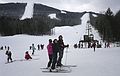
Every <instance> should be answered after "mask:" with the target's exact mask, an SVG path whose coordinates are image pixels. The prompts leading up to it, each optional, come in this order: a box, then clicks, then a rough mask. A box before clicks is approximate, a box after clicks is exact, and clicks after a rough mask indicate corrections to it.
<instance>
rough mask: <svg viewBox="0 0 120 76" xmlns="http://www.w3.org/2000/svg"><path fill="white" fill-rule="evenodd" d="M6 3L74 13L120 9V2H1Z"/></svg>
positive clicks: (71, 0) (23, 0)
mask: <svg viewBox="0 0 120 76" xmlns="http://www.w3.org/2000/svg"><path fill="white" fill-rule="evenodd" d="M4 2H24V3H26V2H27V3H41V4H45V5H48V6H51V7H54V8H58V9H60V10H67V11H72V12H82V11H94V12H104V11H106V10H107V8H108V7H110V8H111V10H112V11H113V12H114V13H116V12H117V11H118V10H119V9H120V4H119V3H120V0H0V3H4Z"/></svg>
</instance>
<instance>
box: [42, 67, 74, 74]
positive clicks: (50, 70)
mask: <svg viewBox="0 0 120 76" xmlns="http://www.w3.org/2000/svg"><path fill="white" fill-rule="evenodd" d="M41 70H42V72H46V73H70V72H71V71H72V70H71V69H70V68H69V67H61V68H56V69H55V70H52V69H47V68H41Z"/></svg>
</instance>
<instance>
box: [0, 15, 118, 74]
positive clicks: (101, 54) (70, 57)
mask: <svg viewBox="0 0 120 76" xmlns="http://www.w3.org/2000/svg"><path fill="white" fill-rule="evenodd" d="M88 20H89V14H85V15H84V16H83V17H82V24H81V25H77V26H74V27H69V26H65V27H55V28H54V30H55V35H52V36H46V35H45V36H29V35H15V36H8V37H0V46H5V45H6V46H10V50H11V51H12V53H13V55H12V57H13V59H14V60H16V61H15V62H13V63H9V64H5V63H6V55H5V50H0V76H65V75H66V76H73V75H75V76H78V75H79V76H120V72H119V70H120V66H119V65H120V60H119V58H120V51H119V50H120V48H119V47H117V48H115V47H111V48H99V49H96V52H94V51H93V49H74V48H73V44H75V43H78V41H79V40H80V39H82V35H83V34H85V31H86V22H87V21H88ZM93 33H95V38H96V39H100V37H99V35H98V33H97V32H96V31H95V30H93ZM59 35H63V37H64V42H65V44H70V48H68V49H65V52H64V58H63V61H62V62H63V64H67V65H77V67H71V69H72V72H71V73H60V74H59V73H43V72H42V71H41V69H40V68H42V67H46V65H47V62H48V56H47V49H46V45H47V44H48V39H50V38H51V39H55V38H58V36H59ZM32 43H34V44H35V46H36V47H37V44H45V48H44V50H40V51H39V50H36V51H35V55H33V56H32V58H33V59H32V60H28V61H21V60H23V59H24V53H25V51H29V52H30V54H31V52H32V51H31V50H29V46H30V45H31V44H32ZM66 51H68V52H66ZM66 57H67V59H66ZM66 60H67V62H65V61H66Z"/></svg>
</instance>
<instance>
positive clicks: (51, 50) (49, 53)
mask: <svg viewBox="0 0 120 76" xmlns="http://www.w3.org/2000/svg"><path fill="white" fill-rule="evenodd" d="M52 45H53V43H52V39H49V44H48V45H47V50H48V56H49V62H48V65H47V68H50V67H51V63H52V56H53V47H52Z"/></svg>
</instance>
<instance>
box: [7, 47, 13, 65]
mask: <svg viewBox="0 0 120 76" xmlns="http://www.w3.org/2000/svg"><path fill="white" fill-rule="evenodd" d="M5 54H6V55H7V56H8V58H7V62H8V63H9V60H11V62H13V61H12V57H11V56H12V52H11V51H10V50H9V47H8V50H7V51H6V53H5Z"/></svg>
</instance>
